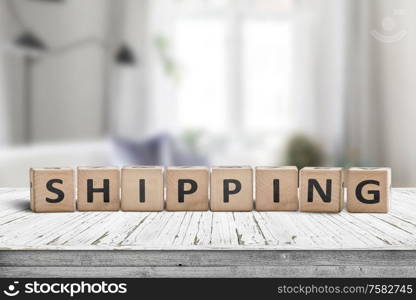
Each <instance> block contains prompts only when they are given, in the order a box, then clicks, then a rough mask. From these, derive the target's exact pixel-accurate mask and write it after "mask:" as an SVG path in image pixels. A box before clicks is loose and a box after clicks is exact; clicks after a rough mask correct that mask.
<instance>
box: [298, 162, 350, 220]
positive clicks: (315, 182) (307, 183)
mask: <svg viewBox="0 0 416 300" xmlns="http://www.w3.org/2000/svg"><path fill="white" fill-rule="evenodd" d="M343 207H344V188H343V177H342V168H323V167H322V168H320V167H306V168H303V169H302V170H300V173H299V210H300V211H302V212H332V213H335V212H340V211H341V210H342V209H343Z"/></svg>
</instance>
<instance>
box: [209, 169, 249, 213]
mask: <svg viewBox="0 0 416 300" xmlns="http://www.w3.org/2000/svg"><path fill="white" fill-rule="evenodd" d="M211 210H212V211H251V210H253V169H252V168H251V167H244V166H241V167H240V166H237V167H227V166H225V167H213V168H212V171H211Z"/></svg>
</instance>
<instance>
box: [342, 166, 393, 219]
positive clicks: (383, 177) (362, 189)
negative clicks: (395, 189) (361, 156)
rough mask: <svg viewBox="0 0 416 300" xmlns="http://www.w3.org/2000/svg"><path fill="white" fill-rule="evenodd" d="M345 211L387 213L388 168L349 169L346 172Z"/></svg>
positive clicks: (389, 179)
mask: <svg viewBox="0 0 416 300" xmlns="http://www.w3.org/2000/svg"><path fill="white" fill-rule="evenodd" d="M346 185H347V210H348V211H349V212H367V213H387V212H388V211H389V206H390V190H391V170H390V168H350V169H348V171H347V180H346Z"/></svg>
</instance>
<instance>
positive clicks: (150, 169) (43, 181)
mask: <svg viewBox="0 0 416 300" xmlns="http://www.w3.org/2000/svg"><path fill="white" fill-rule="evenodd" d="M344 187H346V209H347V210H348V211H349V212H352V213H359V212H361V213H387V212H388V211H389V203H390V193H391V170H390V169H389V168H350V169H347V170H343V169H342V168H324V167H306V168H303V169H301V170H300V171H299V172H298V169H297V168H296V167H291V166H289V167H256V168H252V167H250V166H216V167H211V168H207V167H168V168H164V167H161V166H128V167H123V168H122V169H119V168H117V167H79V168H77V170H73V169H70V168H36V169H35V168H34V169H30V208H31V210H32V211H34V212H72V211H75V210H79V211H117V210H120V209H121V210H123V211H162V210H164V209H166V210H168V211H207V210H212V211H251V210H253V209H254V210H258V211H298V210H299V211H301V212H325V213H337V212H340V211H341V210H343V208H344V194H345V193H344ZM75 191H77V192H75ZM165 191H166V197H165ZM165 198H166V201H165Z"/></svg>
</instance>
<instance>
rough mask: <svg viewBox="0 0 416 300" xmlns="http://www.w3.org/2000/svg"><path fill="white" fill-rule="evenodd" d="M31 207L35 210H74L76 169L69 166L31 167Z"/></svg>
mask: <svg viewBox="0 0 416 300" xmlns="http://www.w3.org/2000/svg"><path fill="white" fill-rule="evenodd" d="M30 208H31V209H32V211H34V212H73V211H75V200H74V171H73V170H72V169H69V168H36V169H30Z"/></svg>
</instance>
